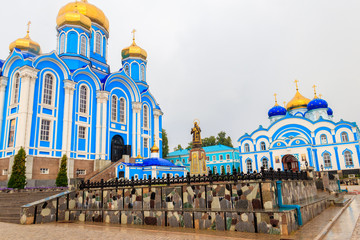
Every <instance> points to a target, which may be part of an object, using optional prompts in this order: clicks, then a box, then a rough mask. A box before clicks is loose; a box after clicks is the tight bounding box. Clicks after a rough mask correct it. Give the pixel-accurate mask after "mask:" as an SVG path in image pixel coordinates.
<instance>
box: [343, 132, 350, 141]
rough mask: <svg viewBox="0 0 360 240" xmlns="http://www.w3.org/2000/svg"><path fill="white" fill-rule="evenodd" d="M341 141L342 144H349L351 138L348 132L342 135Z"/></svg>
mask: <svg viewBox="0 0 360 240" xmlns="http://www.w3.org/2000/svg"><path fill="white" fill-rule="evenodd" d="M341 141H342V142H348V141H349V136H348V134H347V133H346V132H342V133H341Z"/></svg>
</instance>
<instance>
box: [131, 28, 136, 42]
mask: <svg viewBox="0 0 360 240" xmlns="http://www.w3.org/2000/svg"><path fill="white" fill-rule="evenodd" d="M131 33H132V34H133V44H135V33H136V30H135V29H133V30H132V31H131Z"/></svg>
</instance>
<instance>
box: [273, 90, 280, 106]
mask: <svg viewBox="0 0 360 240" xmlns="http://www.w3.org/2000/svg"><path fill="white" fill-rule="evenodd" d="M276 96H277V94H276V93H274V97H275V106H279V104H278V102H277V99H276Z"/></svg>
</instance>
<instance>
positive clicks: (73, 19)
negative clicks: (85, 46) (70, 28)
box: [56, 0, 91, 30]
mask: <svg viewBox="0 0 360 240" xmlns="http://www.w3.org/2000/svg"><path fill="white" fill-rule="evenodd" d="M56 24H57V26H58V27H61V26H63V25H65V24H72V25H80V26H82V27H84V28H86V29H88V30H90V29H91V20H90V18H88V17H86V16H85V15H83V14H81V13H80V12H79V9H78V2H77V0H76V2H75V9H74V11H73V12H66V13H64V14H63V15H61V16H58V18H57V19H56Z"/></svg>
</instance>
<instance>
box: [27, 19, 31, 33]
mask: <svg viewBox="0 0 360 240" xmlns="http://www.w3.org/2000/svg"><path fill="white" fill-rule="evenodd" d="M26 25H27V27H28V28H27V33H29V32H30V25H31V21H29V22H28V23H27V24H26Z"/></svg>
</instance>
